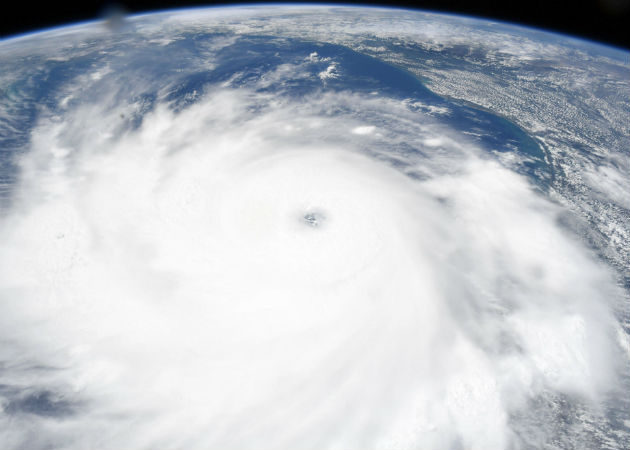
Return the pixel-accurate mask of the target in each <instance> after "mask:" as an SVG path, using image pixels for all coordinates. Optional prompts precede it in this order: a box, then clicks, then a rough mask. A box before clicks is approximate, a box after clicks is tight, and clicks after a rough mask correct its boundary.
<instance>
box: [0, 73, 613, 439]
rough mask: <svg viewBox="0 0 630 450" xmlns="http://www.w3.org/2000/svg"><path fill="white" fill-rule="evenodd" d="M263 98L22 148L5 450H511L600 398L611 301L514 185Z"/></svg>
mask: <svg viewBox="0 0 630 450" xmlns="http://www.w3.org/2000/svg"><path fill="white" fill-rule="evenodd" d="M330 67H332V65H331V66H329V69H330ZM326 72H327V73H328V72H330V73H334V69H331V70H330V71H329V70H328V69H327V71H326ZM271 100H273V99H270V97H269V96H264V95H262V94H256V93H254V92H249V91H246V90H244V89H243V90H240V91H237V90H231V89H219V90H215V91H210V92H208V93H206V94H205V97H204V98H202V99H201V100H199V101H198V102H197V103H195V104H194V105H192V106H190V107H189V108H188V109H185V110H183V111H182V112H180V113H179V114H175V113H173V112H172V111H171V110H169V109H168V108H167V107H166V105H161V106H159V107H157V109H156V110H155V111H153V112H151V113H149V114H147V115H146V116H145V118H144V120H143V123H142V125H141V126H140V128H139V129H137V130H123V129H121V125H120V117H119V114H118V113H117V110H112V109H110V108H108V107H107V105H99V104H97V105H82V106H80V107H79V108H78V109H74V110H71V111H68V113H67V115H66V116H65V117H64V120H63V121H59V120H58V119H54V120H53V119H51V120H46V119H42V121H41V122H40V123H39V125H38V126H37V128H36V129H34V130H33V133H32V136H33V138H32V147H31V148H30V151H29V152H27V153H26V154H25V155H24V157H23V159H22V160H21V162H20V164H21V168H22V178H21V183H20V185H19V186H17V187H16V191H15V192H16V193H15V198H14V203H13V206H12V209H11V210H10V211H9V213H8V215H7V216H6V217H5V218H4V219H3V221H2V224H1V227H0V266H2V267H3V270H2V271H1V272H0V293H1V295H2V297H3V304H2V314H0V337H1V339H2V342H10V343H11V344H10V345H6V344H3V346H2V347H0V352H1V353H0V358H1V359H2V361H11V365H10V366H5V368H4V369H3V371H2V372H0V385H2V386H10V387H11V389H13V390H11V391H10V390H6V389H5V390H4V391H2V392H0V394H2V395H3V398H4V400H3V403H2V407H3V409H4V413H3V414H1V415H0V430H2V431H0V441H2V442H4V443H6V446H7V447H23V446H25V445H26V444H28V446H29V447H38V446H43V445H44V443H46V442H48V443H50V442H52V443H53V445H54V446H55V447H59V448H86V447H101V448H120V447H130V448H155V447H181V446H184V447H191V448H227V447H233V448H251V447H259V446H260V443H261V442H264V443H265V445H268V446H269V447H273V448H294V447H300V446H302V445H303V444H304V443H317V446H318V448H331V447H336V448H369V447H376V448H384V447H394V446H398V447H409V448H411V447H422V448H436V447H440V448H442V447H448V446H454V445H462V446H463V447H465V448H479V449H485V448H506V447H509V446H510V445H511V443H512V439H513V438H514V433H515V432H514V428H515V427H516V428H518V426H519V424H518V423H514V422H512V421H511V419H510V418H511V417H512V415H513V414H514V413H519V414H527V413H528V412H527V406H528V403H527V402H528V401H529V400H531V399H534V398H536V396H538V395H542V394H543V393H545V392H547V391H548V390H552V391H553V392H556V393H558V394H566V395H574V396H576V398H577V399H589V401H593V402H596V403H597V402H601V401H602V398H603V396H604V395H605V393H606V392H607V390H608V389H610V388H612V387H614V386H616V383H617V382H618V380H617V378H616V376H615V371H614V363H613V361H614V359H615V358H616V357H617V356H618V354H619V352H620V349H619V348H618V344H617V341H618V337H617V334H616V328H615V327H616V325H615V321H614V319H613V318H612V317H611V315H610V313H609V311H608V308H607V302H608V299H609V297H610V293H611V292H613V291H614V289H615V288H614V285H613V283H612V282H611V280H610V279H609V277H608V275H607V274H606V273H605V271H604V270H603V269H602V268H601V267H600V266H599V265H598V264H597V263H595V262H594V261H593V260H592V259H591V256H590V255H589V253H588V251H587V250H585V249H584V248H583V247H582V246H581V244H580V243H578V242H576V241H574V240H572V239H571V238H570V237H569V236H567V235H566V233H565V232H564V231H563V230H562V229H560V228H559V226H558V225H557V224H556V221H555V219H556V216H557V214H558V213H559V210H558V209H557V207H555V206H553V205H551V204H550V203H549V202H547V201H546V200H544V199H542V198H540V197H538V196H537V195H536V194H535V193H534V191H533V190H532V189H531V188H530V187H529V185H528V184H527V183H526V181H525V180H524V179H522V178H521V177H520V176H518V175H516V174H514V173H512V172H510V171H508V170H506V169H505V168H502V167H501V166H499V165H498V164H496V163H493V162H490V161H487V160H483V159H481V158H479V157H478V156H477V150H476V149H474V148H470V146H469V145H468V144H466V140H465V139H464V138H462V137H461V136H458V135H457V133H456V132H454V131H453V130H445V129H444V128H443V127H442V126H439V125H438V124H437V123H435V122H433V120H434V119H432V118H431V117H429V116H423V115H421V113H419V112H413V111H410V110H409V108H408V107H407V106H405V105H403V104H400V103H399V102H396V101H393V100H391V101H390V100H388V99H384V98H376V97H374V96H370V97H369V98H364V97H361V96H357V95H350V94H347V93H337V94H335V95H330V94H321V95H317V96H313V97H311V98H307V99H304V101H303V102H299V103H295V102H291V101H288V100H287V101H282V102H281V101H271ZM331 111H345V112H344V113H343V114H340V113H334V114H333V113H331ZM357 123H361V124H364V125H361V126H358V127H357ZM313 124H317V126H312V125H313ZM372 124H378V128H379V130H384V131H383V133H385V130H386V131H387V133H388V134H387V135H384V136H379V135H375V134H373V135H372V136H371V139H370V146H369V147H367V148H364V146H365V142H362V143H357V142H355V141H356V137H353V136H352V135H351V134H350V133H348V130H349V129H350V130H353V132H354V133H357V132H358V134H367V133H371V132H372V131H373V130H374V129H375V127H376V126H377V125H372ZM357 130H359V131H357ZM398 142H407V143H411V144H413V145H418V146H419V149H422V150H427V154H428V156H426V157H424V158H425V159H421V158H420V157H418V156H413V155H407V156H405V155H401V154H396V155H394V154H393V151H394V150H392V148H393V147H392V146H393V145H394V144H396V143H398ZM414 143H415V144H414ZM438 149H439V150H438ZM384 156H389V157H393V156H396V158H397V161H399V162H406V163H407V164H408V168H415V169H418V170H422V171H424V173H425V174H426V175H427V178H428V179H427V180H426V181H416V180H414V179H412V178H408V177H406V176H405V175H403V173H402V172H401V171H399V170H397V169H395V168H393V167H392V166H390V165H388V164H387V163H386V162H384V161H383V160H382V159H383V158H382V157H384ZM308 217H316V218H317V221H318V225H317V226H316V227H314V226H312V222H309V219H308ZM37 392H40V393H41V392H50V393H51V394H50V396H49V397H46V398H47V400H45V401H47V402H49V403H50V404H51V405H52V406H54V407H56V408H57V409H59V408H61V406H62V405H66V406H65V407H66V408H67V409H68V411H69V412H68V415H67V416H64V417H62V418H60V417H57V416H54V415H51V416H46V415H42V414H39V415H37V414H29V413H28V411H26V409H28V399H29V398H30V399H31V401H33V400H32V398H33V397H32V396H33V395H35V394H34V393H37ZM40 395H41V394H40ZM29 396H31V397H29ZM40 401H44V400H41V399H40ZM576 401H578V400H576ZM20 408H22V409H20ZM9 424H10V425H9ZM488 430H492V431H491V432H488Z"/></svg>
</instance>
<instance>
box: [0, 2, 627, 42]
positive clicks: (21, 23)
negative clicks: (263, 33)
mask: <svg viewBox="0 0 630 450" xmlns="http://www.w3.org/2000/svg"><path fill="white" fill-rule="evenodd" d="M235 3H246V4H247V3H249V4H251V3H269V2H268V1H266V2H263V1H255V0H254V1H249V2H208V1H205V2H204V1H195V0H192V1H190V0H189V1H182V2H174V1H171V2H167V1H150V0H133V1H121V2H111V1H96V2H82V3H76V4H75V3H66V4H58V3H57V2H46V3H43V2H41V3H39V2H38V3H31V2H28V1H23V2H19V0H18V1H15V0H14V2H13V3H12V4H6V3H5V6H4V10H2V11H0V37H2V38H6V37H9V36H12V35H15V34H22V33H27V32H31V31H36V30H40V29H44V28H48V27H51V26H58V25H63V24H71V23H75V22H79V21H84V20H92V19H97V18H99V17H101V16H102V15H103V14H105V13H106V11H108V10H110V9H112V8H113V9H122V10H124V11H126V12H127V13H130V14H133V13H139V12H149V11H153V10H163V9H173V8H182V7H194V6H197V7H200V6H204V5H221V4H235ZM274 3H283V2H278V1H276V2H274ZM287 3H289V2H287ZM290 3H295V2H290ZM326 3H340V4H370V5H382V6H400V7H408V8H418V9H425V10H432V11H437V12H448V13H455V14H465V15H472V16H480V17H487V18H491V19H495V20H502V21H508V22H513V23H518V24H522V25H529V26H534V27H538V28H543V29H548V30H552V31H558V32H562V33H566V34H570V35H574V36H578V37H582V38H586V39H590V40H595V41H599V42H602V43H608V44H612V45H615V46H617V47H621V48H625V49H628V48H630V45H629V44H628V36H627V34H628V33H627V28H628V26H629V24H630V16H629V6H630V0H573V1H570V0H558V1H553V0H527V1H524V0H514V1H509V0H507V1H506V0H503V1H498V0H475V1H463V0H441V1H436V0H426V1H415V2H413V1H408V2H377V1H370V0H366V1H352V0H350V1H346V2H334V1H331V2H326Z"/></svg>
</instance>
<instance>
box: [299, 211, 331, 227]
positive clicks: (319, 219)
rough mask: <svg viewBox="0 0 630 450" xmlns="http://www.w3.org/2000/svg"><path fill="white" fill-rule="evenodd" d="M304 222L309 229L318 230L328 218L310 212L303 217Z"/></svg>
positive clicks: (319, 213) (315, 212)
mask: <svg viewBox="0 0 630 450" xmlns="http://www.w3.org/2000/svg"><path fill="white" fill-rule="evenodd" d="M302 220H303V222H304V223H305V224H306V225H308V226H309V227H313V228H317V227H321V226H322V225H323V222H324V221H325V220H326V216H324V214H323V213H321V212H318V211H309V212H307V213H306V214H304V216H303V217H302Z"/></svg>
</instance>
